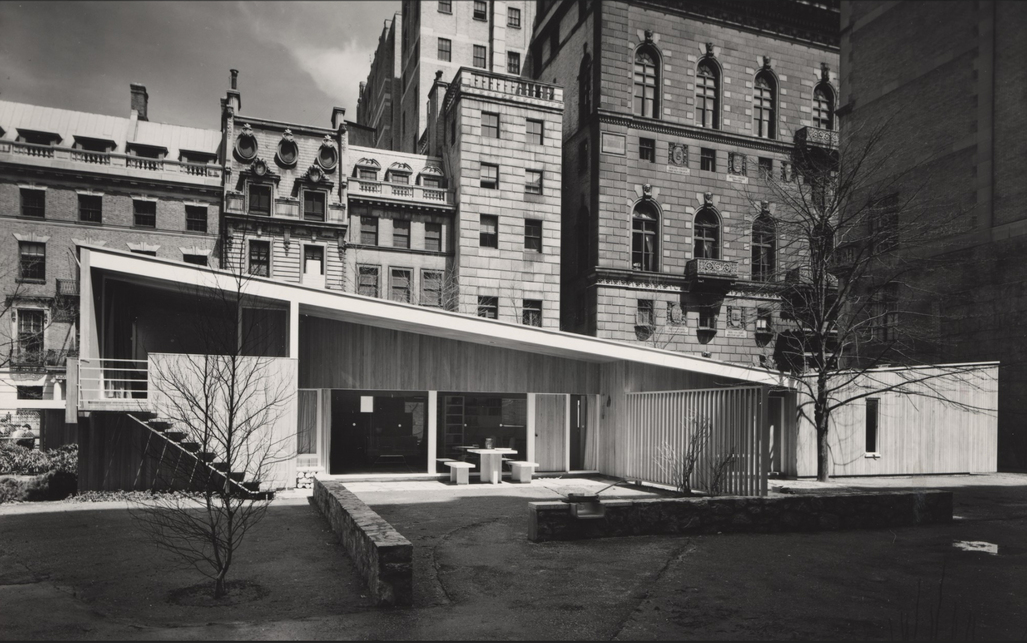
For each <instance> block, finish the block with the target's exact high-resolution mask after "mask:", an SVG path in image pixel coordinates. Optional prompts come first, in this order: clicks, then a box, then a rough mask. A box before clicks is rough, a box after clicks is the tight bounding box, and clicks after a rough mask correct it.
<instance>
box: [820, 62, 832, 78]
mask: <svg viewBox="0 0 1027 643" xmlns="http://www.w3.org/2000/svg"><path fill="white" fill-rule="evenodd" d="M820 80H822V81H824V82H825V83H826V82H829V81H830V80H831V66H830V65H828V64H827V63H820Z"/></svg>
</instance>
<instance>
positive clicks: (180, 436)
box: [164, 431, 188, 442]
mask: <svg viewBox="0 0 1027 643" xmlns="http://www.w3.org/2000/svg"><path fill="white" fill-rule="evenodd" d="M187 435H188V434H187V433H186V432H185V431H166V432H165V433H164V437H166V438H167V439H169V440H171V441H172V442H181V441H182V440H184V439H185V438H186V436H187Z"/></svg>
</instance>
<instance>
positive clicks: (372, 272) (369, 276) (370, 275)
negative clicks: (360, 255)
mask: <svg viewBox="0 0 1027 643" xmlns="http://www.w3.org/2000/svg"><path fill="white" fill-rule="evenodd" d="M357 294H358V295H363V296H365V297H377V296H378V266H358V267H357Z"/></svg>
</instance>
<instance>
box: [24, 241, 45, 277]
mask: <svg viewBox="0 0 1027 643" xmlns="http://www.w3.org/2000/svg"><path fill="white" fill-rule="evenodd" d="M18 280H19V281H28V282H32V283H44V282H45V281H46V244H45V243H37V242H35V241H19V242H18Z"/></svg>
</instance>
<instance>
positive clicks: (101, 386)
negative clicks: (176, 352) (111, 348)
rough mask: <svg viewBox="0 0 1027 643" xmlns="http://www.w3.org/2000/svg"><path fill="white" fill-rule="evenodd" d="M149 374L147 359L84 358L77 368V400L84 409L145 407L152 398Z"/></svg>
mask: <svg viewBox="0 0 1027 643" xmlns="http://www.w3.org/2000/svg"><path fill="white" fill-rule="evenodd" d="M148 374H149V368H148V362H147V360H139V359H107V358H82V359H80V360H79V367H78V399H79V401H80V403H81V404H82V408H84V409H89V408H90V407H91V406H94V407H98V408H99V407H103V408H107V407H111V406H119V405H121V406H125V407H126V408H138V409H142V408H145V406H146V403H147V399H148V397H149V395H148V390H149V385H148V382H147V378H148ZM119 408H120V406H119Z"/></svg>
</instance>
